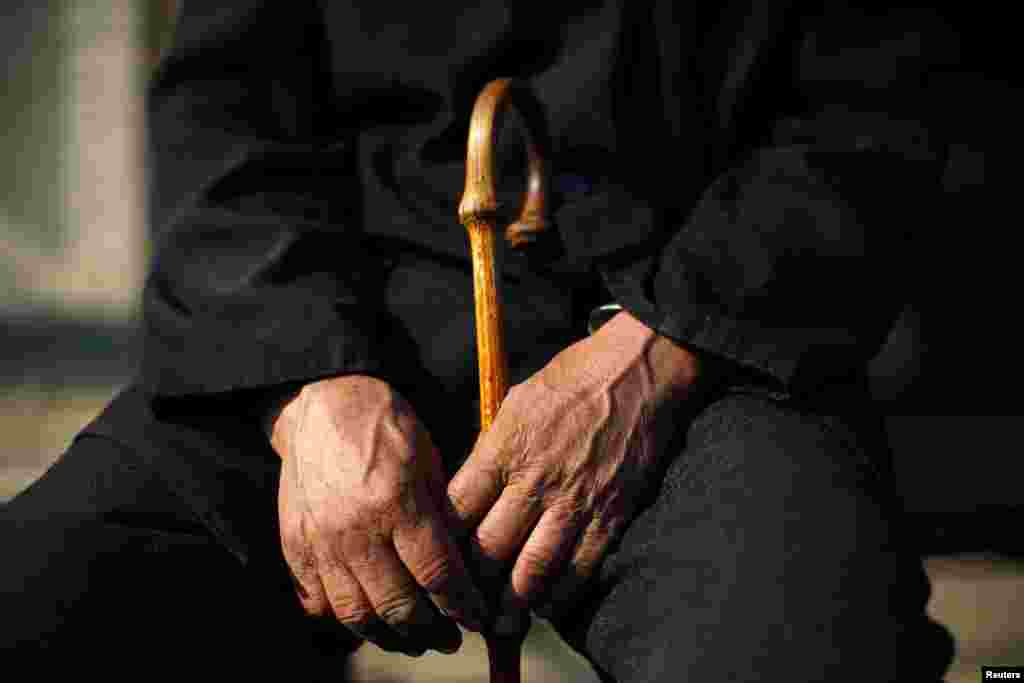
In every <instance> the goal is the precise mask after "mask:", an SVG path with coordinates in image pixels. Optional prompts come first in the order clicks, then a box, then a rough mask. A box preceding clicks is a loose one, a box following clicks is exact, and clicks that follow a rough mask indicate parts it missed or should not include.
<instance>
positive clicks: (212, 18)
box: [92, 0, 960, 552]
mask: <svg viewBox="0 0 1024 683" xmlns="http://www.w3.org/2000/svg"><path fill="white" fill-rule="evenodd" d="M959 50H960V47H959V37H958V34H957V32H956V30H955V28H954V27H952V26H950V25H949V23H948V22H947V21H945V20H943V19H942V18H941V17H939V16H936V15H935V14H934V13H933V12H932V11H928V10H900V9H894V8H890V7H888V6H887V5H882V4H879V6H878V7H875V8H869V9H865V8H863V7H862V8H859V9H858V8H854V7H851V6H847V5H845V4H842V3H816V2H788V3H787V2H778V3H766V2H750V1H744V0H738V1H735V2H722V3H711V2H703V3H679V2H672V1H668V0H666V1H664V2H662V1H657V2H634V1H631V2H626V1H624V0H623V1H610V2H582V1H580V2H575V1H570V2H558V3H527V2H521V3H518V2H517V3H513V2H507V3H503V2H489V1H488V2H477V3H456V2H447V1H445V0H439V1H438V2H433V3H406V2H390V1H388V0H375V2H365V3H364V2H356V3H351V2H322V3H321V2H304V1H302V0H299V1H297V2H291V3H284V2H256V1H254V0H245V1H243V0H238V1H236V2H231V3H202V2H187V1H186V2H184V3H182V9H181V13H180V17H179V20H178V27H177V34H176V39H175V41H174V45H173V47H172V48H171V49H170V51H169V52H168V53H167V54H166V55H165V56H164V59H163V61H162V64H161V66H160V67H159V71H158V73H157V74H156V75H155V77H154V79H153V81H152V83H151V85H150V89H149V92H148V111H147V113H148V117H149V119H148V120H149V129H148V130H149V143H150V148H151V153H150V161H151V165H152V193H151V224H152V228H153V231H154V235H153V240H154V242H153V243H154V246H155V258H154V261H153V265H152V269H151V273H150V276H149V278H148V281H147V284H146V289H145V293H144V325H145V347H144V361H143V367H142V372H141V376H140V381H139V385H138V386H137V387H134V388H133V389H131V390H130V391H129V392H128V398H125V397H122V398H121V399H120V403H119V404H118V403H115V406H113V407H112V408H111V409H110V410H109V411H108V414H107V415H106V416H105V417H103V418H101V419H100V421H99V422H98V423H96V424H95V425H93V427H92V429H93V430H96V431H100V432H102V433H105V434H107V435H110V436H113V437H115V438H121V439H125V440H132V439H134V440H135V442H136V444H137V445H140V444H141V445H142V446H143V447H144V448H145V449H148V450H149V451H150V452H152V453H153V454H154V455H153V457H154V459H155V461H157V462H160V463H163V464H162V465H161V466H163V467H168V469H169V470H171V469H173V474H171V475H169V476H173V477H174V478H175V479H176V480H177V482H178V485H179V488H181V490H183V491H184V495H186V496H187V497H188V498H189V499H190V500H193V501H195V505H196V508H197V510H198V511H199V514H200V516H201V517H203V518H204V520H206V521H207V523H208V524H210V525H211V527H212V528H215V529H220V530H221V531H220V532H218V533H222V535H223V536H224V537H225V538H228V539H234V538H235V535H236V534H235V532H234V531H232V530H231V527H232V522H231V521H230V519H229V518H230V517H231V515H233V514H235V515H237V513H236V512H231V511H230V510H229V508H231V509H233V510H237V509H238V505H237V503H236V504H234V506H233V507H232V506H231V505H229V504H227V503H225V502H224V501H225V497H230V495H231V493H230V491H228V490H226V489H225V486H227V484H225V481H228V480H229V479H230V476H238V477H241V478H243V479H245V478H251V477H257V478H259V477H263V476H269V473H271V472H272V470H273V458H272V455H268V453H267V449H266V446H265V444H264V443H262V442H260V439H261V438H262V437H261V435H260V434H258V430H255V429H254V428H253V423H252V421H251V420H249V419H248V418H247V417H246V416H244V415H243V413H244V410H245V409H246V408H247V407H251V406H254V405H255V406H259V405H261V402H260V400H261V397H266V396H268V395H274V394H275V392H279V391H280V390H281V387H282V386H287V385H289V384H291V383H301V382H304V381H308V380H310V379H314V378H318V377H325V376H330V375H336V374H343V373H354V372H362V373H370V374H376V375H379V376H381V377H384V378H387V379H390V380H393V381H395V382H396V383H399V384H401V383H403V382H405V383H406V384H408V382H409V380H408V379H407V378H408V374H407V371H408V372H412V370H409V357H410V355H411V356H417V354H419V356H418V361H422V363H419V365H422V366H426V369H427V372H428V374H429V373H430V370H431V363H432V362H434V363H443V362H445V359H444V356H445V349H444V348H441V349H440V350H439V349H437V348H435V349H432V350H431V349H425V348H424V346H425V344H428V343H429V339H428V338H429V336H430V333H431V330H434V331H436V332H437V333H438V334H442V331H444V330H448V331H451V330H452V329H454V330H455V333H454V334H453V336H452V337H451V338H455V337H459V338H461V339H464V340H465V341H464V342H463V343H462V345H461V346H460V345H455V346H449V347H447V348H448V349H449V351H450V353H451V355H452V356H458V357H459V358H465V359H467V360H465V362H463V361H460V363H461V365H460V368H462V369H463V370H464V371H465V372H463V375H464V376H462V375H460V377H462V379H459V380H452V382H454V383H456V384H458V383H463V384H465V383H466V382H470V383H471V375H472V349H471V347H470V346H466V344H470V343H471V340H472V332H471V330H472V327H471V326H472V318H471V315H470V314H469V313H468V311H469V310H471V309H470V308H469V307H468V305H467V304H466V301H467V298H466V297H468V296H471V292H461V293H459V292H455V291H454V290H453V289H452V288H447V287H440V288H439V289H438V290H437V292H434V294H431V295H430V296H427V295H425V294H424V293H423V292H422V291H419V290H420V289H422V288H420V287H416V288H414V289H417V290H418V291H416V292H408V291H406V293H405V294H402V296H407V297H413V299H410V301H414V304H415V305H413V304H409V305H408V306H406V307H405V309H404V310H405V311H406V315H405V317H404V318H403V317H402V316H401V315H400V316H398V319H399V320H398V322H397V323H396V322H395V320H394V317H395V316H394V315H393V311H390V310H389V306H388V305H387V303H386V301H385V299H386V297H385V295H384V292H385V290H386V289H387V287H388V284H387V283H388V282H389V281H390V280H389V278H390V277H391V275H392V274H393V270H394V269H395V268H396V267H400V266H401V262H403V259H404V260H405V262H415V263H418V264H421V265H422V264H424V263H429V262H431V261H433V262H436V263H440V264H444V267H445V268H448V269H450V270H454V271H457V270H459V269H462V270H463V271H464V270H465V269H466V268H467V267H468V266H467V264H468V249H467V242H466V237H465V232H464V230H463V228H462V227H461V226H460V225H459V223H458V221H457V218H456V208H457V203H458V200H459V198H460V196H461V193H462V189H463V188H462V183H463V163H464V158H465V145H466V134H467V129H468V120H469V113H470V110H471V107H472V105H473V102H474V99H475V97H476V95H477V94H478V93H479V91H480V90H481V88H482V87H483V86H484V85H485V84H486V83H487V82H489V81H490V80H492V79H494V78H498V77H517V78H521V79H524V80H526V81H528V82H529V84H530V86H531V87H532V89H533V91H534V92H535V93H536V96H537V99H538V100H539V103H540V105H541V107H542V109H543V111H544V114H545V118H546V120H547V122H548V129H549V130H548V137H549V139H550V146H551V163H552V168H553V177H554V187H555V190H556V196H555V198H554V199H555V206H554V209H553V216H552V217H553V219H554V225H555V226H556V230H555V232H554V233H553V234H552V235H551V237H550V238H549V243H548V244H546V245H544V246H543V248H542V249H540V250H538V252H537V254H534V255H510V256H508V257H507V258H506V259H505V271H504V277H505V281H506V283H510V286H512V287H515V286H519V287H520V289H521V291H522V292H525V293H526V295H524V297H523V298H522V301H531V300H532V301H533V302H534V303H533V304H522V305H519V309H517V310H518V311H519V312H518V313H516V312H513V313H512V315H513V316H514V315H520V316H521V318H520V319H519V320H520V324H518V325H513V327H514V328H516V329H519V330H525V332H522V334H523V335H525V336H523V342H522V343H524V344H525V343H529V342H530V340H531V339H532V340H536V339H540V338H544V334H543V332H544V330H545V329H547V328H546V327H545V326H546V325H547V326H550V327H551V328H552V329H554V328H556V327H558V324H559V318H561V317H564V316H566V315H574V316H578V314H579V310H578V309H580V308H581V307H585V306H586V305H589V304H591V303H600V302H601V301H600V300H601V299H602V298H603V297H609V298H614V299H615V300H617V301H619V302H620V303H621V304H623V305H624V306H625V307H626V308H627V309H628V310H629V311H631V312H632V313H633V314H634V315H636V316H637V317H638V318H640V319H641V320H643V321H644V322H646V323H647V324H648V325H650V326H651V327H653V328H654V329H656V330H657V331H659V332H661V333H662V334H664V335H667V336H669V337H671V338H672V339H674V340H676V341H677V342H678V343H680V344H684V345H687V346H688V347H690V348H692V349H694V350H696V351H697V352H700V353H703V354H705V355H707V356H708V357H709V358H716V359H719V360H721V361H722V362H724V363H726V364H728V365H729V366H730V367H732V368H735V369H736V370H737V371H739V370H742V371H743V373H742V374H744V376H745V380H744V381H753V382H756V383H760V384H761V385H763V386H764V387H767V388H770V389H771V390H773V391H777V392H780V393H782V394H785V393H789V392H801V391H810V390H812V389H813V387H815V386H818V385H821V384H823V383H827V382H828V381H830V380H831V379H833V378H836V377H844V376H847V375H849V374H851V373H856V372H858V371H859V370H860V369H862V368H863V365H864V363H865V361H866V360H867V359H868V358H870V357H871V356H872V355H873V354H874V353H875V352H876V351H877V349H878V347H879V345H880V344H881V342H882V340H883V339H884V337H885V334H886V332H887V330H888V329H889V327H890V325H891V323H892V321H893V319H894V317H895V316H896V314H897V313H898V312H899V310H900V308H901V307H902V305H903V303H904V290H905V284H904V283H903V279H904V275H903V265H904V262H905V260H906V255H907V250H908V244H909V238H910V235H911V229H912V227H913V226H914V225H916V224H919V223H920V222H921V221H922V220H926V219H924V218H922V217H923V216H925V215H927V213H928V211H929V210H931V209H933V208H934V207H936V203H937V201H938V200H937V198H938V197H939V196H940V181H941V178H942V173H943V170H944V165H945V163H946V158H947V147H948V139H947V138H948V136H947V133H948V124H947V123H945V122H943V121H940V120H937V117H936V116H935V113H936V112H939V111H941V109H942V108H941V106H940V105H941V103H942V102H943V101H944V100H945V99H946V98H947V97H948V96H949V88H950V85H949V84H950V82H951V80H950V79H951V74H953V72H955V71H956V70H957V68H958V64H959V60H960V52H959ZM505 141H506V143H507V144H506V145H504V147H503V149H506V151H507V152H508V156H509V158H512V159H513V161H511V162H509V169H508V170H509V173H508V175H509V176H511V177H512V178H513V179H512V180H510V181H509V183H508V184H509V187H510V188H512V189H510V190H509V191H508V193H507V194H506V197H507V198H508V199H509V201H510V202H512V203H514V201H515V192H514V190H518V187H519V183H518V182H517V181H515V180H514V177H515V175H516V170H517V167H516V164H515V160H514V156H515V155H514V150H515V149H516V141H515V135H514V134H510V135H509V136H506V138H505ZM538 254H539V255H538ZM396 264H397V265H396ZM425 281H426V282H429V281H430V279H429V277H428V278H427V280H425ZM517 283H518V284H517ZM523 283H526V284H523ZM531 283H532V284H531ZM537 283H541V284H537ZM545 288H547V289H545ZM407 290H408V288H407ZM580 291H585V292H587V294H586V296H583V297H576V298H574V297H575V294H572V292H580ZM531 292H532V293H533V294H534V295H536V296H533V297H532V298H531V296H530V293H531ZM545 292H548V293H550V297H549V296H546V295H545V294H544V293H545ZM559 292H562V293H565V292H570V294H568V295H566V298H565V299H564V300H563V299H559V294H558V293H559ZM460 306H461V308H460ZM513 308H515V306H513ZM417 312H418V313H417ZM452 320H455V323H452V322H451V321H452ZM554 337H557V335H554ZM554 337H550V338H549V339H551V338H554ZM467 354H468V355H467ZM424 356H427V357H428V358H426V359H424ZM431 359H432V360H431ZM461 371H462V370H460V372H461ZM467 373H468V374H467ZM466 377H469V378H470V379H465V378H466ZM445 381H447V380H444V379H442V380H441V382H440V384H441V385H444V383H445ZM445 388H446V387H445V386H441V388H440V390H443V389H445ZM447 388H448V389H451V388H452V387H451V386H448V387H447ZM410 391H415V390H412V389H411V390H410ZM420 391H421V393H422V395H423V396H424V397H425V398H421V399H419V401H420V404H419V405H418V406H417V408H420V406H422V408H423V410H429V407H428V406H426V405H425V403H427V402H429V400H430V399H429V397H430V391H429V390H422V389H421V390H420ZM416 403H417V401H415V400H414V404H416ZM119 406H120V407H119ZM119 410H120V411H121V412H120V413H119V412H118V411H119ZM118 414H120V415H121V417H117V415H118ZM145 430H150V431H149V432H148V433H146V434H143V432H144V431H145ZM129 434H135V435H136V436H134V437H130V436H128V435H129ZM174 443H177V445H168V444H174ZM256 451H260V452H259V454H258V455H251V456H248V457H249V458H250V460H246V456H242V457H239V456H237V454H238V453H243V452H247V453H255V452H256ZM229 452H231V453H235V454H236V455H229V454H228V453H229ZM172 461H173V462H175V463H177V464H175V465H173V466H170V465H167V463H169V462H172ZM182 463H185V464H182ZM225 463H227V464H225ZM226 472H231V473H235V474H234V475H229V474H225V473H226ZM232 545H233V547H236V548H241V547H242V545H240V544H239V543H238V542H237V541H235V540H232ZM240 552H242V551H240Z"/></svg>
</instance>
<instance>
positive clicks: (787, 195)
mask: <svg viewBox="0 0 1024 683" xmlns="http://www.w3.org/2000/svg"><path fill="white" fill-rule="evenodd" d="M827 4H828V7H827V8H825V7H820V8H819V9H818V10H817V11H812V12H807V11H806V8H805V7H795V8H794V10H795V11H794V13H792V14H791V15H790V17H789V24H788V27H787V28H786V29H785V30H782V31H780V32H779V34H778V37H777V39H776V40H775V41H774V42H773V44H771V45H767V46H765V47H764V50H762V52H761V53H760V54H759V55H758V58H757V59H758V60H759V61H757V62H756V63H754V64H752V65H751V66H750V68H749V71H748V76H749V78H748V80H749V81H750V83H749V84H748V85H745V86H743V89H742V90H741V92H740V95H739V97H741V99H740V101H739V102H738V103H737V106H736V108H735V110H734V113H733V114H732V115H730V116H728V117H724V118H723V117H721V116H719V117H718V118H717V119H713V120H712V123H713V125H712V127H711V128H709V134H710V135H711V136H712V137H714V138H715V140H716V143H715V144H716V145H717V147H716V148H714V149H712V155H711V157H712V159H713V172H712V173H711V174H710V177H711V178H713V180H712V181H711V182H710V185H708V186H707V187H706V188H705V190H704V191H703V193H702V194H701V195H700V197H699V198H698V199H697V201H696V202H695V203H694V207H693V209H692V210H691V211H689V213H688V214H686V215H685V216H682V217H680V219H679V221H678V222H677V223H675V224H674V226H675V227H674V229H672V230H670V231H669V232H668V234H667V236H666V238H665V239H664V240H663V242H662V243H661V245H660V248H659V249H658V250H657V251H656V252H653V253H654V254H655V255H653V256H652V255H651V253H652V252H650V251H648V252H646V253H645V252H644V251H643V250H640V251H639V252H636V251H634V253H635V254H636V253H639V256H636V255H634V256H630V255H629V250H628V249H626V250H620V251H619V253H617V254H613V255H611V256H609V257H608V258H605V259H604V260H603V261H601V262H600V266H601V268H602V272H603V274H604V276H605V279H606V282H607V284H608V286H609V288H610V290H611V291H612V293H613V295H614V296H615V297H616V298H617V299H618V300H619V302H620V303H621V304H622V305H624V306H625V308H626V309H627V310H630V311H631V312H632V313H633V314H634V315H636V316H637V317H639V318H640V319H642V320H644V321H645V322H646V323H647V324H648V325H650V326H651V327H653V328H655V329H656V330H658V331H659V332H661V333H662V334H664V335H666V336H668V337H670V338H673V339H674V340H676V341H677V342H679V343H681V344H683V345H685V346H688V347H690V348H692V349H696V350H699V351H702V352H705V353H707V354H710V355H711V356H714V357H719V358H724V359H728V360H729V361H732V362H733V363H735V364H738V365H739V366H742V367H743V368H745V369H747V370H749V371H750V372H751V373H752V376H754V377H757V378H759V380H758V381H765V382H767V383H769V384H770V385H771V386H774V387H775V388H776V389H778V390H783V391H788V390H791V389H793V388H794V387H798V386H800V385H801V384H802V383H804V382H812V383H818V382H821V381H827V380H828V378H829V377H834V376H841V375H847V374H849V373H850V372H856V371H857V369H858V368H861V367H863V364H864V363H865V362H866V361H867V360H869V359H870V358H871V356H872V355H873V354H874V353H875V352H877V350H878V348H879V347H880V345H881V343H882V342H883V341H884V339H885V336H886V334H887V331H888V329H889V327H890V326H891V324H892V322H893V320H894V319H895V317H896V315H897V314H898V313H899V310H900V308H901V307H902V305H903V304H904V303H905V302H904V295H905V293H906V283H907V280H908V278H910V277H912V276H913V265H912V262H913V247H914V244H915V240H917V239H918V238H920V237H922V236H923V235H924V234H925V233H926V232H927V231H929V230H931V229H933V228H932V227H931V226H930V225H929V223H930V222H931V221H933V220H935V218H936V216H937V214H939V213H940V211H939V206H940V203H941V199H942V192H941V184H940V180H941V175H942V171H943V167H944V163H945V158H946V151H945V150H946V146H947V143H946V138H945V136H946V134H947V133H948V128H949V124H948V123H947V122H943V121H941V120H940V117H939V115H940V114H941V113H942V111H943V107H942V104H943V97H944V96H946V94H947V93H946V92H945V89H944V86H943V82H944V74H945V73H946V72H947V71H949V70H950V69H952V67H953V65H955V64H956V62H957V60H958V58H959V54H958V48H957V36H956V34H955V32H954V31H953V30H952V29H950V28H949V26H948V25H947V24H946V22H944V21H943V20H942V19H941V18H940V17H937V16H935V15H934V14H933V13H930V12H928V11H923V10H900V9H898V8H891V7H886V8H884V10H885V11H880V10H879V11H875V12H872V11H867V10H863V9H858V10H855V9H853V8H850V7H845V6H842V5H840V4H838V3H827ZM726 80H728V79H726ZM727 86H728V84H727ZM719 101H721V100H719Z"/></svg>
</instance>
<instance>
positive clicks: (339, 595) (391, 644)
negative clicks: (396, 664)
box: [320, 561, 423, 655]
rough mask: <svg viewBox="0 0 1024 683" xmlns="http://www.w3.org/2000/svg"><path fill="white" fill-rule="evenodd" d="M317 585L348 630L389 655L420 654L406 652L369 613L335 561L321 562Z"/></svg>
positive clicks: (369, 607)
mask: <svg viewBox="0 0 1024 683" xmlns="http://www.w3.org/2000/svg"><path fill="white" fill-rule="evenodd" d="M322 565H323V566H322V567H321V569H320V576H321V582H322V583H323V586H324V590H325V591H326V593H327V595H328V596H329V601H330V605H331V610H332V611H333V612H334V617H335V618H336V619H337V620H338V621H339V622H340V623H341V624H342V625H343V626H344V627H345V628H347V629H348V630H349V631H351V632H352V633H354V634H355V635H356V636H357V637H359V638H362V639H363V640H368V641H370V642H371V643H373V644H375V645H377V646H378V647H380V648H381V649H383V650H387V651H389V652H405V653H407V654H414V655H415V654H423V652H422V650H421V651H418V652H412V651H409V648H408V647H407V646H406V644H405V643H403V642H402V641H401V639H400V638H399V637H398V634H396V633H395V632H394V631H392V630H391V629H390V628H389V627H388V625H387V624H385V623H384V622H383V621H381V620H380V619H379V618H378V617H377V615H376V613H374V611H373V605H371V604H370V600H369V598H368V597H367V596H366V593H365V592H364V591H363V589H362V588H361V587H360V585H359V582H358V581H356V579H355V577H354V576H353V575H352V573H351V572H350V571H349V570H348V568H346V567H345V566H344V564H341V563H339V562H328V561H325V562H323V563H322Z"/></svg>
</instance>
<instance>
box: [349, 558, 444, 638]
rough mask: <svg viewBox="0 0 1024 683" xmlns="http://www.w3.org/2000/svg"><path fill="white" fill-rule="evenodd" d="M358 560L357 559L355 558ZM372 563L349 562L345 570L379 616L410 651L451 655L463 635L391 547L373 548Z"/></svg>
mask: <svg viewBox="0 0 1024 683" xmlns="http://www.w3.org/2000/svg"><path fill="white" fill-rule="evenodd" d="M355 557H358V556H355ZM370 560H371V561H366V560H360V561H358V562H352V560H351V559H349V560H348V562H347V564H348V568H349V570H350V571H351V572H352V574H353V575H354V576H355V578H356V580H357V581H358V582H359V585H360V586H362V589H363V591H364V592H365V593H366V596H367V598H369V601H370V604H371V605H373V611H374V613H375V614H376V615H377V616H378V617H380V619H381V620H382V621H384V623H386V624H387V625H388V626H389V627H391V629H392V630H394V632H395V633H397V634H398V635H399V636H400V637H401V639H402V641H403V642H404V643H405V645H406V647H407V648H408V649H409V650H411V651H419V652H422V651H423V650H425V649H426V648H428V647H431V648H434V649H435V650H439V651H441V652H454V651H455V650H457V649H458V648H459V646H460V645H461V643H462V633H461V632H460V631H459V627H458V626H456V625H455V622H453V621H452V620H451V619H449V618H447V617H445V616H444V615H443V614H441V612H440V611H439V610H438V609H437V608H436V607H434V604H433V603H432V602H430V600H429V598H427V596H426V594H425V593H424V592H423V591H421V590H420V588H419V586H418V585H417V583H416V580H415V579H414V578H413V577H412V575H411V574H410V573H409V570H408V569H407V568H406V567H405V565H404V564H403V563H402V561H401V560H400V559H399V557H398V554H397V552H396V550H395V548H394V546H390V545H388V546H383V545H382V546H379V547H377V548H374V551H373V554H372V557H371V558H370Z"/></svg>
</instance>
